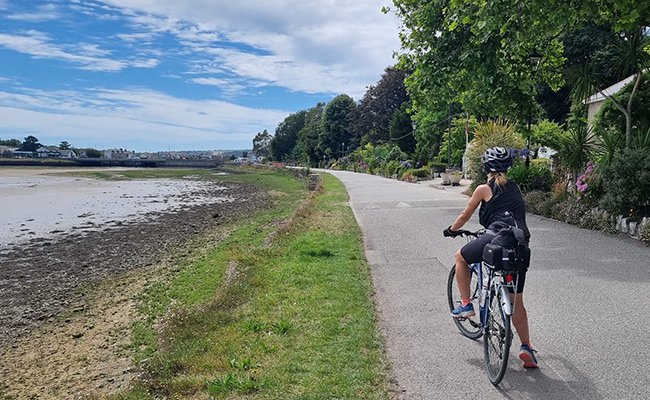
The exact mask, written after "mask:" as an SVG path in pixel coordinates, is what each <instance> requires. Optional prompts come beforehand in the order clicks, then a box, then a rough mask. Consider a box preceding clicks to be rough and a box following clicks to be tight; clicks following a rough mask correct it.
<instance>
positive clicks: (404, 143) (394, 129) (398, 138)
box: [390, 102, 416, 154]
mask: <svg viewBox="0 0 650 400" xmlns="http://www.w3.org/2000/svg"><path fill="white" fill-rule="evenodd" d="M408 107H409V103H408V102H404V103H402V106H401V107H400V108H398V109H397V110H395V112H394V113H393V118H392V119H391V121H390V139H391V140H392V141H393V142H395V143H397V145H398V146H399V148H400V149H401V150H402V151H403V152H405V153H407V154H413V153H414V152H415V145H416V142H415V135H414V132H413V121H412V120H411V116H410V115H409V114H408V112H407V110H408Z"/></svg>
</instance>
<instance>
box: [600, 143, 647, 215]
mask: <svg viewBox="0 0 650 400" xmlns="http://www.w3.org/2000/svg"><path fill="white" fill-rule="evenodd" d="M602 174H603V176H604V177H607V178H606V179H604V180H603V189H604V192H605V194H604V196H603V197H602V199H601V201H600V205H601V207H602V208H604V209H605V210H607V211H609V212H611V213H613V214H619V215H625V216H650V152H648V151H647V150H643V149H625V150H624V151H622V152H619V153H617V154H616V155H615V156H614V158H613V159H612V163H611V164H610V165H608V166H605V167H603V172H602Z"/></svg>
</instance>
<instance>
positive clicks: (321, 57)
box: [105, 0, 400, 97]
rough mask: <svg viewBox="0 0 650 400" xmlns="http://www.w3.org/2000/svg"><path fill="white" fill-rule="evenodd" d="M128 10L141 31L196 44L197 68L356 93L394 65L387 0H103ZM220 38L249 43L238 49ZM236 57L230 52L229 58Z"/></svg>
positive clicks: (393, 24) (394, 29)
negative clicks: (223, 66)
mask: <svg viewBox="0 0 650 400" xmlns="http://www.w3.org/2000/svg"><path fill="white" fill-rule="evenodd" d="M105 3H108V4H111V5H112V6H115V7H119V8H121V9H122V10H123V12H124V13H125V14H126V15H128V16H130V18H131V21H132V22H133V23H134V24H135V26H136V27H137V28H138V30H147V31H149V32H155V33H162V32H167V33H170V34H172V35H175V36H176V37H177V39H178V40H179V42H181V43H182V44H183V45H185V46H187V48H188V49H189V50H191V54H192V55H193V57H192V63H193V65H192V68H193V69H192V71H193V72H204V73H206V72H209V71H208V70H203V71H201V70H200V69H198V68H197V66H198V65H206V64H209V63H207V62H206V56H208V55H209V56H210V57H214V62H213V64H222V63H225V64H226V65H227V69H228V70H230V71H232V72H235V73H237V74H240V75H241V76H242V77H243V78H252V79H254V80H259V79H263V80H267V83H268V84H272V85H278V86H283V87H287V88H289V89H292V90H297V91H306V92H310V93H315V92H327V93H336V92H338V93H340V92H346V93H348V94H351V95H353V96H355V97H358V96H359V95H361V94H363V92H364V91H365V87H366V86H367V85H368V84H370V83H374V82H376V81H377V80H378V79H379V77H380V74H381V73H382V71H383V70H384V68H385V67H387V66H389V65H392V64H394V62H395V61H394V60H393V59H392V53H393V51H396V50H399V46H400V45H399V38H398V27H399V21H398V19H397V17H396V16H395V15H393V14H388V15H385V14H382V13H381V12H380V9H381V6H382V5H389V1H388V0H364V1H347V0H324V1H319V2H304V1H302V0H275V1H272V2H259V1H253V0H239V1H236V2H232V1H225V0H222V1H208V0H195V1H177V0H105ZM223 41H228V42H237V43H241V44H245V45H248V46H251V47H252V48H253V49H257V50H260V51H261V52H260V51H258V52H252V51H248V52H242V51H239V52H238V51H236V50H234V49H233V48H232V46H229V47H227V48H224V46H223V43H221V42H223ZM226 56H227V57H234V58H227V57H226Z"/></svg>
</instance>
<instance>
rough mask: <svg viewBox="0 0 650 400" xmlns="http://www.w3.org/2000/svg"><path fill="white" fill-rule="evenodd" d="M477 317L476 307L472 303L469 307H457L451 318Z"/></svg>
mask: <svg viewBox="0 0 650 400" xmlns="http://www.w3.org/2000/svg"><path fill="white" fill-rule="evenodd" d="M474 315H476V313H475V312H474V306H473V305H472V303H469V304H468V305H466V306H464V305H462V304H461V305H459V306H458V307H456V309H455V310H454V311H452V312H451V316H452V317H454V318H467V317H473V316H474Z"/></svg>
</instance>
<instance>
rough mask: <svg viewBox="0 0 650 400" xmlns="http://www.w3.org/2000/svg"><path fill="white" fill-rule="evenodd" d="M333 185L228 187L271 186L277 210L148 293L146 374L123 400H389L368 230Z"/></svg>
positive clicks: (233, 232)
mask: <svg viewBox="0 0 650 400" xmlns="http://www.w3.org/2000/svg"><path fill="white" fill-rule="evenodd" d="M147 173H150V172H147ZM324 178H325V180H324V185H323V188H322V190H321V191H320V192H319V193H315V194H312V195H308V194H307V193H306V191H305V190H304V184H303V183H302V182H299V181H297V180H295V179H294V178H292V177H288V176H286V175H283V174H277V173H270V172H259V171H258V172H256V173H251V174H236V175H226V176H220V177H218V179H224V180H238V181H245V182H248V183H253V184H258V185H262V186H264V187H265V188H266V189H268V190H270V193H271V195H272V196H273V198H274V200H275V201H274V206H273V207H272V208H271V209H267V210H264V211H261V212H260V213H259V214H258V215H256V216H254V217H251V218H249V219H247V220H244V221H240V222H238V223H237V224H235V225H232V226H230V227H228V229H229V231H230V233H229V235H228V237H227V238H226V239H225V240H223V241H222V242H220V243H219V244H217V245H216V246H215V247H214V248H210V249H203V251H202V252H201V255H200V256H199V257H195V258H193V259H192V260H193V261H192V262H190V263H189V264H188V265H185V266H183V267H182V268H181V270H180V272H178V273H177V274H175V275H174V276H173V278H171V279H168V280H166V281H164V282H162V283H158V284H156V285H154V286H152V287H150V288H149V289H148V290H147V292H146V293H145V294H144V296H143V297H142V300H141V307H140V312H141V319H140V321H139V322H138V323H136V324H135V325H134V328H133V329H134V345H133V349H134V351H135V357H136V360H138V361H139V362H140V363H141V365H142V368H143V371H144V374H143V375H142V378H141V379H140V380H139V381H137V382H135V383H134V385H133V388H132V389H131V390H130V391H129V392H127V393H122V394H119V395H117V396H115V398H117V399H143V398H154V397H155V398H157V397H167V398H206V397H213V398H217V399H222V398H223V399H225V398H228V399H238V398H247V399H249V398H250V399H252V398H259V399H291V398H300V399H317V398H347V399H358V398H362V399H382V398H387V397H388V395H387V383H386V378H385V376H384V372H385V370H384V358H383V354H382V351H381V346H380V339H379V336H378V332H377V328H376V326H375V319H374V311H373V307H372V301H371V299H370V296H371V291H372V289H371V285H370V278H369V275H368V267H367V264H366V262H365V259H364V257H363V248H362V244H361V238H360V231H359V229H358V227H357V225H356V222H355V220H354V217H353V215H352V212H351V210H350V209H349V207H348V206H347V204H346V199H347V194H346V192H345V189H344V187H343V186H342V184H341V183H340V182H339V181H337V180H336V179H335V178H333V177H331V176H329V175H325V177H324ZM222 229H223V228H222Z"/></svg>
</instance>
